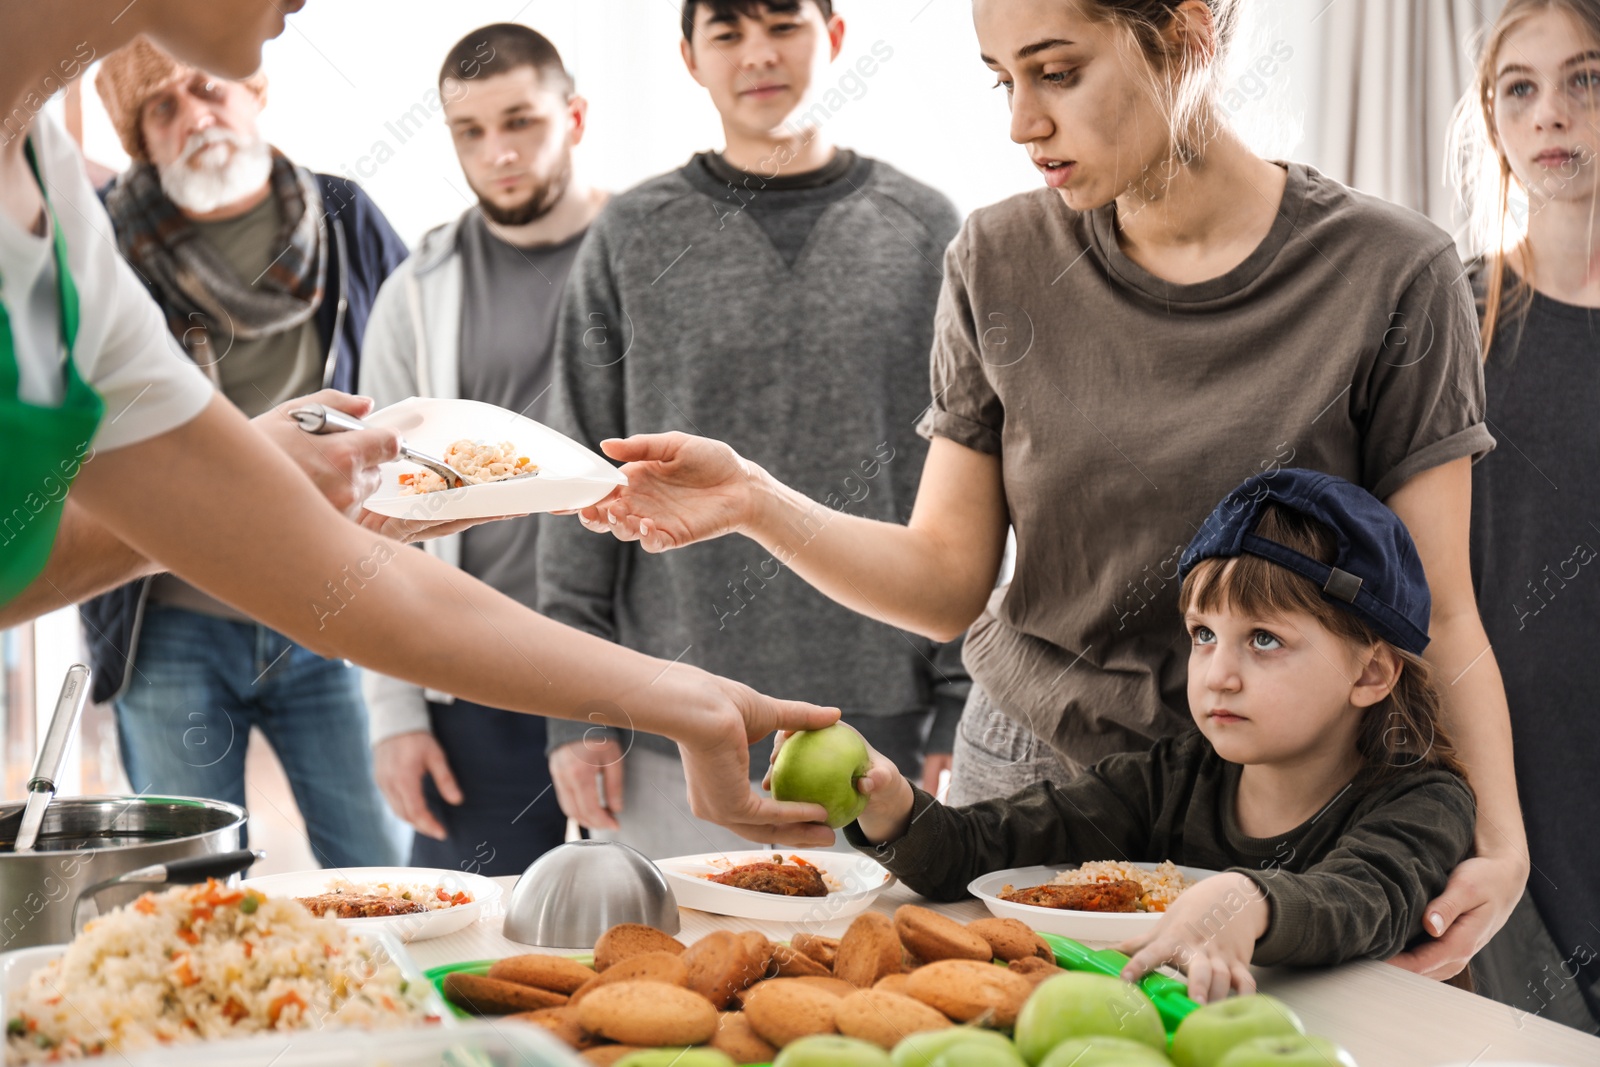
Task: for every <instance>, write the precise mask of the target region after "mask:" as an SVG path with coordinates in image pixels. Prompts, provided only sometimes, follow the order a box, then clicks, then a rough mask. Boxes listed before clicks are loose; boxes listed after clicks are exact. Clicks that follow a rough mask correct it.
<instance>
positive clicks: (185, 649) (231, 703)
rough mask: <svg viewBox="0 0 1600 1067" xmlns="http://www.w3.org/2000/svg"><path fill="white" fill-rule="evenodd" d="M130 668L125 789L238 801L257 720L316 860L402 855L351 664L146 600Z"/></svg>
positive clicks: (123, 738)
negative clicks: (374, 771)
mask: <svg viewBox="0 0 1600 1067" xmlns="http://www.w3.org/2000/svg"><path fill="white" fill-rule="evenodd" d="M132 674H133V681H132V682H131V683H130V684H129V686H128V689H127V691H126V692H124V693H123V695H122V696H121V697H119V698H118V699H117V702H116V707H117V732H118V735H119V740H120V742H121V748H122V765H123V767H124V769H126V771H127V772H128V780H129V782H131V783H132V785H133V788H134V789H135V790H136V791H139V792H153V793H158V794H162V793H164V794H176V795H179V796H197V797H208V798H212V799H216V800H226V801H230V802H232V803H234V804H238V805H240V806H247V805H246V804H245V790H244V757H245V748H246V745H247V743H248V741H249V738H250V728H251V727H256V728H257V729H259V730H260V731H261V733H262V734H263V735H264V736H265V737H266V739H267V741H268V742H269V743H271V745H272V749H273V751H274V752H276V753H277V756H278V760H279V762H280V763H282V764H283V769H284V773H285V774H286V775H287V776H288V778H289V785H290V787H291V788H292V789H293V790H294V799H295V803H296V804H298V805H299V807H300V813H301V815H302V816H303V817H304V818H305V822H306V831H307V833H308V834H309V835H310V838H311V851H312V854H313V855H315V856H316V858H317V860H318V862H320V863H321V864H322V865H323V866H324V867H367V866H379V867H388V866H397V865H399V864H401V863H402V862H404V861H403V859H402V855H403V853H402V846H403V844H404V842H405V837H406V834H405V830H404V827H403V826H402V825H401V824H400V822H399V821H398V820H397V819H395V818H394V817H393V816H392V815H390V814H389V810H388V808H387V807H386V806H385V805H384V802H383V798H382V796H381V795H380V794H379V792H378V786H377V783H376V782H375V781H374V780H373V776H372V755H371V752H370V751H369V749H368V747H367V711H366V705H365V704H364V703H363V702H362V700H361V688H360V681H359V676H358V672H357V671H356V669H355V668H354V667H351V666H348V665H347V664H345V663H344V662H343V661H341V660H329V659H323V658H322V657H321V656H318V655H316V654H315V653H313V652H310V651H308V650H307V649H304V648H302V647H300V646H299V645H297V644H295V643H294V642H293V641H290V640H289V639H288V638H287V637H284V636H283V635H282V634H279V633H276V632H274V631H272V630H269V629H267V628H266V627H265V626H261V625H258V624H256V623H249V622H234V621H232V620H229V619H221V618H217V617H215V616H212V615H203V614H200V613H198V612H193V611H188V610H185V609H183V608H176V607H169V606H167V605H163V604H150V605H147V606H146V609H145V614H144V625H143V628H142V630H141V631H140V634H139V644H138V648H137V651H136V654H135V657H134V662H133V671H132Z"/></svg>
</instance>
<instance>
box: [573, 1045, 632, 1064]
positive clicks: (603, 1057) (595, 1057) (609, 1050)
mask: <svg viewBox="0 0 1600 1067" xmlns="http://www.w3.org/2000/svg"><path fill="white" fill-rule="evenodd" d="M643 1051H644V1049H642V1048H640V1047H639V1046H638V1045H596V1046H595V1047H594V1048H589V1049H584V1050H583V1051H582V1052H580V1053H578V1055H580V1056H582V1057H583V1058H584V1059H585V1060H587V1061H588V1062H589V1063H591V1064H593V1065H594V1067H611V1065H612V1064H613V1063H616V1062H617V1061H618V1060H620V1059H622V1058H623V1057H624V1056H631V1055H633V1054H634V1053H635V1052H643Z"/></svg>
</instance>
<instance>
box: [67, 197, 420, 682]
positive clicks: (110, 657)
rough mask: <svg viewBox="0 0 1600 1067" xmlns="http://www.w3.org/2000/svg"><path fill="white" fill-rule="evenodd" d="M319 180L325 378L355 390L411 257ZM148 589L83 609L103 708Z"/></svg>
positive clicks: (143, 583) (108, 596) (129, 649)
mask: <svg viewBox="0 0 1600 1067" xmlns="http://www.w3.org/2000/svg"><path fill="white" fill-rule="evenodd" d="M315 177H316V181H317V189H318V191H319V192H321V193H322V205H323V209H324V210H325V211H326V212H327V218H328V233H329V235H330V237H331V239H332V247H331V248H329V249H328V277H327V279H326V281H325V283H324V285H323V295H322V306H321V307H319V308H318V309H317V315H316V321H317V334H318V336H319V337H320V338H321V340H322V351H323V355H324V358H325V360H326V362H325V364H324V365H325V368H326V369H325V372H324V374H323V381H324V382H325V383H326V384H327V385H329V386H331V387H332V388H334V389H339V390H342V391H344V392H346V393H354V392H356V391H357V389H358V387H359V383H360V378H361V341H362V338H363V337H364V336H365V335H366V332H367V318H368V316H369V315H371V313H372V302H373V300H374V299H376V298H377V295H378V287H379V286H381V285H382V284H383V280H384V279H385V278H387V277H388V276H389V274H390V272H392V271H393V270H394V269H395V268H396V267H398V266H399V265H400V263H401V261H402V260H404V259H405V258H406V254H407V252H406V246H405V242H404V241H402V240H400V235H399V234H397V233H395V231H394V227H393V226H391V225H389V220H388V219H386V218H384V216H383V212H381V211H379V210H378V205H376V204H374V203H373V202H372V198H371V197H369V196H367V194H366V192H365V191H364V190H363V189H362V188H361V187H360V186H359V185H357V184H356V183H355V182H352V181H349V180H347V179H345V178H336V177H334V176H333V175H331V174H317V175H315ZM107 188H109V186H108V187H107ZM104 192H105V191H104V190H102V196H104ZM150 295H151V296H152V297H154V298H155V301H156V303H158V304H161V305H163V310H165V303H166V302H165V301H164V300H163V298H162V294H161V293H159V292H157V291H155V290H154V289H152V290H151V293H150ZM149 585H150V581H149V579H147V578H146V579H140V580H139V581H136V582H129V583H128V584H127V585H124V586H122V587H121V588H119V589H113V590H112V591H111V592H109V593H104V594H102V595H100V596H97V597H95V598H94V599H93V600H90V601H86V602H85V603H84V604H82V605H80V606H79V609H78V611H79V615H80V616H81V617H82V619H83V626H84V636H85V639H86V641H87V643H88V646H89V661H90V666H91V667H93V668H94V685H93V697H94V699H95V701H96V702H97V703H103V702H105V701H108V700H110V699H112V698H113V697H115V696H117V695H118V694H119V693H121V692H122V690H123V689H124V688H126V686H127V678H128V675H129V673H130V672H129V667H130V666H131V665H132V662H133V653H134V646H135V645H136V644H137V642H138V639H139V622H140V620H141V619H142V617H143V615H144V602H145V597H146V595H147V594H148V592H149Z"/></svg>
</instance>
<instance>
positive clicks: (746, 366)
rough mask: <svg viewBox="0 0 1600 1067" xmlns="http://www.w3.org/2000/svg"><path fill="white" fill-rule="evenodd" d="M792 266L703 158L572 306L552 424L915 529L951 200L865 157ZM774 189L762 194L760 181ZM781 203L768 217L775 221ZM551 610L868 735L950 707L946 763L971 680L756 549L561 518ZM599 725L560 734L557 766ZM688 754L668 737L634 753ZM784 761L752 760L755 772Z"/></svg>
mask: <svg viewBox="0 0 1600 1067" xmlns="http://www.w3.org/2000/svg"><path fill="white" fill-rule="evenodd" d="M841 181H847V182H849V183H850V185H851V189H850V191H849V193H848V195H845V196H842V197H840V198H837V199H834V200H833V202H831V203H829V204H828V205H827V207H826V208H825V209H824V210H823V211H822V212H821V214H820V217H818V219H817V221H816V223H815V225H814V227H813V228H812V230H811V233H810V236H809V238H807V240H806V242H805V244H804V245H803V246H802V247H801V248H800V250H799V253H798V255H797V256H796V258H795V259H794V260H793V263H792V264H790V263H788V262H786V260H785V257H784V256H783V255H781V254H780V253H779V251H778V249H777V248H776V247H775V246H774V244H773V242H772V239H771V238H770V237H769V236H768V234H767V232H765V230H764V229H763V227H762V225H759V224H758V223H757V222H756V221H755V219H754V218H753V215H754V212H753V211H752V210H750V208H749V205H750V204H751V203H754V202H756V201H757V200H759V199H760V198H763V197H767V198H776V197H780V196H785V195H790V194H788V193H785V192H781V191H778V190H774V189H762V188H759V187H757V188H735V187H733V186H732V185H729V184H728V183H727V182H722V181H719V180H718V179H717V178H715V177H713V176H711V174H710V172H709V171H708V170H707V169H706V168H705V167H704V166H703V164H701V163H700V162H699V161H693V162H691V163H690V164H689V166H687V167H685V168H682V169H680V170H677V171H673V172H670V173H668V174H664V175H662V176H660V177H658V178H654V179H651V180H650V181H647V182H645V183H644V184H643V185H640V186H638V187H637V188H635V189H633V190H630V191H629V192H627V193H624V194H623V195H621V196H618V197H616V198H615V199H613V200H612V201H611V203H610V204H609V205H607V207H606V209H605V210H604V211H603V212H602V213H601V215H600V217H599V218H598V219H597V220H596V221H595V223H594V225H593V226H592V227H591V229H590V231H589V236H588V239H587V240H586V241H585V243H584V245H583V248H582V249H581V250H580V252H579V254H578V259H577V262H576V263H575V264H574V266H573V270H572V274H571V276H570V277H569V279H568V282H567V291H566V295H565V298H564V300H563V302H562V311H561V321H560V324H559V326H558V328H557V335H556V356H555V375H554V383H553V385H552V388H551V397H550V409H549V419H550V423H551V425H552V426H554V427H555V428H556V429H558V430H561V431H562V432H563V433H566V434H569V435H570V436H572V437H573V438H574V439H576V440H578V441H580V442H582V443H583V444H585V445H587V446H589V447H591V448H596V449H598V447H599V442H600V441H601V440H603V439H605V438H608V437H626V436H628V435H629V434H634V433H646V432H658V431H666V430H682V431H685V432H688V433H694V434H700V435H702V436H706V437H711V438H715V439H717V440H721V441H726V442H727V443H728V444H730V445H732V446H733V447H734V448H735V449H737V450H738V451H739V453H740V454H742V455H744V456H746V457H748V458H749V459H751V460H753V461H755V462H757V463H759V464H761V465H762V466H763V467H765V468H766V469H767V470H769V471H771V472H772V474H773V475H774V476H775V477H777V478H778V479H780V480H781V481H783V482H785V483H787V484H788V485H790V486H793V487H794V488H795V489H798V490H799V491H800V492H802V493H805V494H806V495H807V496H809V497H811V498H812V499H813V500H815V501H818V502H819V507H818V509H817V515H816V519H815V521H817V522H819V523H820V522H822V521H825V520H826V517H827V516H828V515H830V514H832V511H831V510H830V509H837V510H839V511H845V512H848V513H850V514H854V515H863V516H867V517H869V518H875V519H883V520H887V521H890V522H904V521H905V520H906V519H907V518H908V517H909V516H910V513H911V505H912V501H913V499H914V496H915V493H916V487H917V483H918V480H919V478H920V476H921V471H922V462H923V459H924V457H925V456H926V454H927V443H926V442H925V441H923V440H922V439H921V438H919V437H918V436H917V433H916V424H917V421H918V419H919V417H920V416H921V414H922V412H923V411H924V410H925V409H926V408H927V406H928V402H929V398H930V397H929V387H928V352H929V345H930V343H931V341H932V336H933V312H934V307H935V304H936V301H937V298H938V293H939V286H940V282H941V267H940V265H941V263H942V261H943V260H942V256H943V253H944V248H945V245H946V244H948V243H949V241H950V240H951V238H952V237H954V235H955V232H956V229H957V226H958V224H959V221H960V219H959V217H958V215H957V213H956V211H955V209H954V207H953V206H952V205H951V204H950V202H949V201H948V200H946V199H945V198H944V197H943V196H942V195H940V194H939V193H937V192H935V191H934V190H932V189H929V188H928V187H927V186H924V185H922V184H920V183H918V182H915V181H913V180H911V179H910V178H908V177H906V176H905V175H903V174H901V173H900V172H899V171H897V170H895V169H894V168H892V167H890V166H888V165H886V164H884V163H881V162H876V161H873V160H867V159H862V160H861V161H860V164H858V165H857V166H854V167H852V168H851V170H850V172H849V173H848V174H847V175H845V177H844V178H842V179H841ZM752 184H755V185H759V183H752ZM771 206H772V205H771V201H770V200H769V201H768V202H767V203H765V204H763V205H762V207H763V208H768V207H771ZM541 523H542V525H541V528H540V532H539V549H538V590H539V610H540V611H541V612H542V613H544V614H545V615H548V616H549V617H551V618H553V619H555V620H557V621H558V622H563V623H566V624H568V625H571V626H575V627H577V628H579V629H581V630H584V631H587V632H589V633H593V634H597V635H599V636H601V637H604V638H606V639H608V640H612V641H616V642H618V643H620V644H622V645H624V646H626V647H628V648H632V649H637V650H639V651H641V652H646V653H649V654H651V655H654V656H659V657H661V658H663V659H666V660H676V661H678V662H682V663H689V664H694V665H696V666H699V667H703V668H705V669H706V670H709V671H713V672H715V673H717V674H721V675H725V676H727V677H730V678H734V679H737V680H739V681H742V682H745V683H747V684H749V685H751V686H753V687H754V688H756V689H757V690H759V691H761V692H764V693H768V694H771V695H773V696H780V697H789V698H795V699H804V700H810V701H814V702H816V703H819V704H824V705H829V706H837V707H839V708H840V709H841V710H842V711H843V712H844V715H845V717H846V718H847V719H849V718H853V717H860V716H882V715H893V714H904V713H907V712H915V711H918V710H920V709H929V708H936V709H937V711H938V714H937V715H936V719H935V726H934V736H933V738H932V741H931V746H932V747H931V748H930V750H931V751H941V750H942V751H949V743H948V742H949V738H950V737H951V736H952V735H953V733H954V727H955V722H956V720H957V719H958V718H959V715H960V710H961V705H962V703H963V702H964V700H965V697H966V691H967V687H968V685H969V684H970V683H969V681H968V678H967V675H966V673H965V671H964V670H963V668H962V667H961V664H960V657H959V647H958V646H957V645H945V646H937V645H935V644H934V643H933V642H931V641H928V640H926V639H924V638H921V637H918V636H916V635H914V634H909V633H905V632H903V631H899V630H896V629H894V628H892V627H889V626H886V625H884V624H882V623H879V622H874V621H872V620H870V619H868V618H866V617H864V616H861V615H858V614H856V613H855V612H852V611H850V610H849V609H847V608H844V607H841V606H839V605H837V604H835V603H833V602H832V601H830V600H829V599H828V598H826V597H825V596H823V595H822V594H821V593H818V592H817V591H816V590H814V589H812V588H811V587H810V586H808V585H807V584H806V583H805V582H804V581H802V580H801V579H799V578H798V577H796V576H795V575H793V574H791V573H790V572H789V571H788V570H787V569H785V568H784V567H783V566H782V565H781V564H780V563H779V562H778V561H777V560H775V559H773V558H772V556H771V554H770V553H768V552H767V551H766V550H764V549H763V548H762V547H761V546H760V545H758V544H756V543H755V542H754V541H751V540H748V539H746V538H743V537H724V538H719V539H717V540H714V541H709V542H705V543H702V544H697V545H691V546H689V547H687V548H683V549H679V550H677V551H674V552H668V553H664V554H661V555H649V554H646V553H644V552H643V551H641V550H640V549H639V548H638V546H637V545H634V544H625V543H623V542H619V541H617V540H616V539H614V538H612V537H609V536H604V535H599V534H593V533H589V532H588V531H586V530H584V529H583V528H582V526H580V525H579V523H578V520H577V519H576V518H572V517H562V516H546V517H545V518H544V519H542V520H541ZM586 728H587V727H586V724H584V723H567V722H562V721H559V720H552V722H551V723H550V741H549V743H550V747H551V748H552V749H553V748H555V747H558V746H560V745H562V744H565V743H567V742H570V741H576V740H579V739H580V738H581V737H582V736H583V734H584V731H585V729H586ZM633 743H635V744H640V745H644V746H648V747H651V748H655V749H658V750H661V751H671V752H675V751H676V749H675V746H673V744H672V743H671V742H669V741H667V740H665V739H664V738H660V737H656V736H653V735H646V734H640V735H638V737H637V738H636V739H635V740H634V742H633ZM763 763H764V758H762V757H761V755H760V753H759V752H758V753H755V754H753V756H752V763H751V766H752V773H758V772H759V770H760V769H761V766H762V764H763Z"/></svg>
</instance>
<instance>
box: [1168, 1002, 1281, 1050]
mask: <svg viewBox="0 0 1600 1067" xmlns="http://www.w3.org/2000/svg"><path fill="white" fill-rule="evenodd" d="M1305 1032H1306V1028H1305V1026H1304V1025H1302V1024H1301V1022H1300V1016H1298V1015H1296V1014H1295V1013H1294V1009H1292V1008H1290V1007H1289V1005H1287V1004H1285V1003H1284V1002H1283V1001H1281V1000H1279V999H1278V998H1277V997H1273V996H1268V995H1267V994H1265V993H1256V994H1253V995H1251V996H1243V997H1229V998H1228V999H1227V1000H1219V1001H1217V1002H1216V1003H1215V1004H1207V1005H1205V1006H1204V1007H1202V1008H1200V1009H1199V1010H1198V1011H1196V1012H1194V1013H1193V1014H1192V1015H1189V1016H1188V1017H1187V1018H1185V1019H1184V1020H1183V1022H1182V1023H1180V1024H1179V1025H1178V1030H1177V1032H1176V1033H1174V1034H1173V1035H1172V1048H1171V1049H1170V1051H1169V1053H1168V1054H1169V1055H1170V1056H1171V1057H1172V1062H1173V1063H1175V1064H1177V1067H1217V1064H1218V1063H1220V1062H1221V1061H1222V1057H1223V1056H1224V1055H1226V1054H1227V1052H1228V1050H1229V1049H1231V1048H1233V1047H1234V1046H1235V1045H1238V1044H1241V1043H1243V1042H1245V1041H1248V1040H1250V1039H1251V1038H1254V1037H1282V1036H1284V1035H1288V1034H1303V1033H1305Z"/></svg>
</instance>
